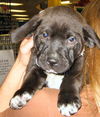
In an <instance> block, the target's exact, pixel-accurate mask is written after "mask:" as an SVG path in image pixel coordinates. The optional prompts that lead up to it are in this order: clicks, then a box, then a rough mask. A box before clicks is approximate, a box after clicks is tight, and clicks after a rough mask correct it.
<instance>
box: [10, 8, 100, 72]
mask: <svg viewBox="0 0 100 117" xmlns="http://www.w3.org/2000/svg"><path fill="white" fill-rule="evenodd" d="M30 33H34V42H35V48H36V64H37V65H38V66H39V67H41V68H42V69H44V70H46V71H48V72H54V73H63V72H65V71H67V70H68V69H70V67H71V66H72V65H73V63H74V61H75V60H76V59H77V58H78V57H79V56H80V55H81V53H82V51H83V48H84V45H87V46H88V47H90V48H92V47H94V46H95V45H97V46H98V47H99V48H100V40H99V39H98V37H97V36H96V34H95V32H94V31H93V30H92V29H91V27H90V26H89V25H87V23H86V22H85V20H84V19H83V17H82V16H81V15H80V14H79V13H77V12H75V11H74V10H72V9H71V8H68V7H64V6H58V7H52V8H48V9H46V10H44V11H42V12H41V13H39V14H38V15H36V16H34V17H33V18H32V19H31V20H30V21H29V22H27V23H26V24H25V25H23V26H22V27H20V28H18V29H17V30H15V31H14V33H12V39H13V40H14V41H18V40H21V39H23V38H25V37H26V36H27V35H29V34H30Z"/></svg>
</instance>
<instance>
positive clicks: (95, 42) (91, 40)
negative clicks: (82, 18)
mask: <svg viewBox="0 0 100 117" xmlns="http://www.w3.org/2000/svg"><path fill="white" fill-rule="evenodd" d="M83 35H84V40H85V44H86V46H88V47H89V48H93V47H95V46H97V47H98V48H100V39H99V37H98V36H97V34H96V33H95V32H94V30H93V29H92V28H91V27H90V26H89V25H86V26H85V27H84V28H83Z"/></svg>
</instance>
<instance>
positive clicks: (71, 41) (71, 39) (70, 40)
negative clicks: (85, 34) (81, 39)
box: [67, 37, 76, 43]
mask: <svg viewBox="0 0 100 117" xmlns="http://www.w3.org/2000/svg"><path fill="white" fill-rule="evenodd" d="M67 40H68V42H70V43H73V42H75V41H76V38H75V37H69V38H68V39H67Z"/></svg>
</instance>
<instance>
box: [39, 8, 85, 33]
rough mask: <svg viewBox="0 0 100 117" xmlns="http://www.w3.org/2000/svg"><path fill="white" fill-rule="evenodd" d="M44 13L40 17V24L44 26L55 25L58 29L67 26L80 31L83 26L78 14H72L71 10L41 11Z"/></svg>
mask: <svg viewBox="0 0 100 117" xmlns="http://www.w3.org/2000/svg"><path fill="white" fill-rule="evenodd" d="M43 12H44V15H43V17H42V22H41V26H42V25H43V26H46V27H51V28H52V27H56V28H60V29H64V28H65V29H66V28H69V29H71V30H73V31H74V30H76V31H81V30H82V27H83V21H81V20H82V19H81V18H80V16H78V14H74V11H73V13H72V12H69V13H68V11H66V10H65V11H63V10H59V9H58V10H53V9H52V10H51V9H49V10H47V11H43Z"/></svg>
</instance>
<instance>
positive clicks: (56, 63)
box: [47, 58, 58, 66]
mask: <svg viewBox="0 0 100 117" xmlns="http://www.w3.org/2000/svg"><path fill="white" fill-rule="evenodd" d="M47 63H48V64H49V65H51V66H55V65H58V60H57V59H55V58H48V59H47Z"/></svg>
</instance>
